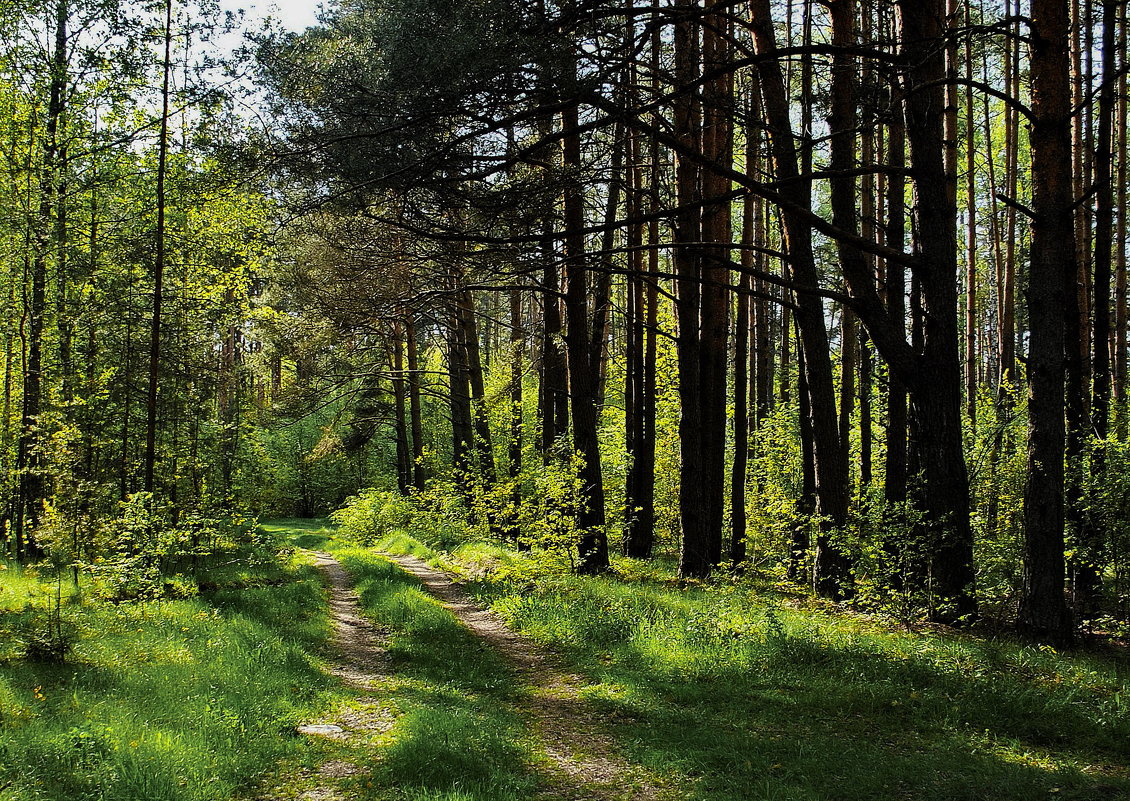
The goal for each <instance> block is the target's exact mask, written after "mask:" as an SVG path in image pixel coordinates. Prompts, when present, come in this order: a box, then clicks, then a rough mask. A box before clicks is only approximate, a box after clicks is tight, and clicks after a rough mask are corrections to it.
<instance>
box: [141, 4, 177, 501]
mask: <svg viewBox="0 0 1130 801" xmlns="http://www.w3.org/2000/svg"><path fill="white" fill-rule="evenodd" d="M172 42H173V0H165V57H164V61H163V65H164V66H163V68H162V81H161V125H160V132H159V134H158V140H157V242H156V244H155V251H154V256H153V307H152V312H151V314H150V318H149V385H148V391H147V393H146V400H145V491H146V492H153V489H154V471H155V468H156V464H157V384H158V381H159V379H160V375H161V307H162V303H163V301H164V291H165V289H164V288H165V255H166V254H165V249H166V244H167V243H166V238H165V222H166V221H165V206H166V193H165V180H166V177H167V172H168V159H169V76H170V72H171V70H172V60H171V54H170V51H171V48H172Z"/></svg>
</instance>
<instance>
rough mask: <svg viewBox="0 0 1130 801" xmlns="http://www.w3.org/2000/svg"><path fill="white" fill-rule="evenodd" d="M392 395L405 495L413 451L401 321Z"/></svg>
mask: <svg viewBox="0 0 1130 801" xmlns="http://www.w3.org/2000/svg"><path fill="white" fill-rule="evenodd" d="M392 395H393V403H394V405H395V409H394V411H395V416H396V479H397V482H396V483H397V487H398V488H399V489H400V492H401V494H402V495H404V494H407V493H408V488H409V487H410V486H412V452H411V448H410V446H409V444H408V421H407V415H406V414H405V409H404V396H405V391H404V337H403V336H402V331H401V324H400V322H399V321H397V322H396V323H394V324H393V335H392Z"/></svg>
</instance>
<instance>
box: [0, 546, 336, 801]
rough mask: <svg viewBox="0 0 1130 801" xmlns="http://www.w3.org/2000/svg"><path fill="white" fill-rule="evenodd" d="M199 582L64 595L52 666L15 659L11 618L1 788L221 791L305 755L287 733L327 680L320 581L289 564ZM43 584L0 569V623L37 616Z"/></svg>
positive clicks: (307, 747)
mask: <svg viewBox="0 0 1130 801" xmlns="http://www.w3.org/2000/svg"><path fill="white" fill-rule="evenodd" d="M206 578H207V579H208V581H207V585H208V586H212V587H213V589H212V591H210V592H206V593H204V594H203V595H202V596H201V597H198V598H192V599H186V600H165V601H149V602H135V603H126V604H121V605H112V604H105V603H93V602H86V603H82V602H80V601H79V599H77V598H74V599H72V600H71V601H70V602H68V601H67V600H66V599H65V600H64V607H63V610H62V613H63V617H64V619H65V620H67V621H68V622H69V623H70V624H71V625H73V626H74V627H75V630H76V631H77V635H78V638H77V641H76V643H75V646H74V650H73V651H72V652H71V653H70V654H69V655H68V657H67V659H66V661H65V662H63V663H61V664H51V663H43V662H35V661H31V660H28V659H24V658H21V657H19V656H18V655H17V652H16V650H15V649H14V648H13V647H12V645H11V644H12V641H13V638H12V637H11V636H10V635H11V631H10V630H9V632H8V633H9V637H8V638H7V639H8V642H7V645H8V648H7V649H6V650H5V652H4V654H3V660H2V661H0V755H2V758H0V799H4V801H15V800H16V799H20V800H21V801H23V800H24V799H29V800H30V799H58V800H59V801H83V799H92V800H93V799H100V800H104V801H165V800H166V799H167V800H168V801H195V800H197V799H201V800H203V799H227V798H230V797H231V795H232V793H233V792H235V791H236V790H237V789H239V788H241V787H246V786H248V785H249V784H250V783H252V782H254V781H255V780H256V778H257V776H258V775H259V774H261V773H262V772H264V771H266V770H269V769H271V768H272V766H274V765H275V764H276V763H278V762H279V760H281V759H283V758H287V759H291V760H297V761H303V760H307V761H309V760H313V759H316V757H317V750H318V745H317V744H310V743H307V742H306V741H305V740H304V739H302V738H298V737H295V736H294V734H293V730H294V726H295V725H296V724H297V723H299V722H302V721H304V720H307V719H309V718H310V717H311V716H313V715H316V714H318V713H319V711H320V710H322V709H324V708H326V707H327V706H328V705H331V704H332V703H333V702H334V698H335V694H336V692H337V689H336V687H335V682H334V681H333V680H332V679H329V678H328V677H327V676H326V675H325V674H324V673H323V672H322V671H321V669H320V662H319V659H318V656H317V655H318V654H319V653H320V652H321V651H322V650H323V649H324V645H325V642H326V639H327V636H328V633H329V622H328V618H327V615H326V610H325V604H324V601H323V597H322V591H321V581H320V577H319V576H318V575H317V573H316V571H315V570H314V568H313V567H312V566H310V565H308V564H302V563H301V562H297V561H296V562H287V563H278V564H274V565H262V564H261V565H259V566H257V567H255V568H254V569H250V568H248V567H247V566H245V565H244V566H238V565H229V566H227V567H225V568H224V569H222V570H217V571H213V572H212V573H210V574H207V576H206ZM63 587H64V589H67V584H66V583H64V584H63ZM54 588H55V585H54V583H53V582H50V581H47V580H44V579H42V578H39V577H37V576H35V575H34V571H21V570H18V569H16V568H14V567H12V566H8V569H7V570H4V571H0V599H2V600H0V609H3V610H4V613H3V614H0V628H3V627H7V626H8V624H10V623H12V622H13V621H14V619H15V618H16V617H17V616H21V615H22V616H23V617H24V618H28V617H34V618H35V621H36V622H38V623H42V620H43V618H44V615H45V610H47V609H48V608H49V604H50V600H49V599H50V598H51V597H52V596H53V593H54ZM13 610H23V611H13ZM251 679H253V680H251Z"/></svg>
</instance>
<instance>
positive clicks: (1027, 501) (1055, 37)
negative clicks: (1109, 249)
mask: <svg viewBox="0 0 1130 801" xmlns="http://www.w3.org/2000/svg"><path fill="white" fill-rule="evenodd" d="M1068 27H1069V25H1068V11H1067V0H1034V2H1033V3H1032V26H1031V44H1030V47H1031V57H1030V64H1031V80H1032V126H1031V133H1030V134H1029V138H1030V142H1031V151H1032V164H1033V165H1034V166H1036V169H1034V170H1033V182H1032V210H1033V212H1034V214H1035V216H1034V218H1033V220H1032V264H1031V267H1030V269H1029V288H1028V319H1029V325H1030V328H1031V333H1030V341H1029V347H1028V376H1029V382H1028V415H1029V430H1028V483H1027V486H1026V488H1025V493H1024V524H1025V535H1024V569H1023V589H1022V595H1021V599H1020V612H1019V618H1018V621H1017V624H1018V626H1019V628H1020V629H1021V631H1023V632H1025V633H1026V634H1028V635H1030V636H1033V637H1036V638H1039V639H1043V640H1048V641H1051V642H1054V643H1065V642H1070V640H1071V639H1072V623H1071V615H1070V613H1069V611H1068V609H1067V603H1066V602H1065V600H1064V556H1063V523H1064V477H1063V456H1064V445H1065V432H1064V359H1065V354H1066V352H1067V350H1068V349H1069V348H1072V347H1074V346H1075V344H1077V343H1069V342H1067V341H1066V339H1065V330H1066V320H1065V318H1064V313H1063V309H1064V304H1065V300H1066V299H1065V297H1064V296H1065V295H1066V294H1069V292H1068V288H1069V287H1070V290H1071V292H1073V291H1074V284H1075V277H1076V275H1077V266H1076V263H1075V230H1074V224H1073V220H1072V214H1073V204H1074V191H1073V188H1072V182H1071V178H1072V176H1071V89H1070V85H1069V82H1068V63H1067V54H1066V52H1065V51H1064V49H1063V46H1062V45H1063V42H1064V41H1065V38H1066V36H1067V32H1068Z"/></svg>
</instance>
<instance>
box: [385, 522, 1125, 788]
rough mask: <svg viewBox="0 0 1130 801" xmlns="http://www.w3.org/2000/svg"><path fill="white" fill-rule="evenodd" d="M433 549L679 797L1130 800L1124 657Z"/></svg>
mask: <svg viewBox="0 0 1130 801" xmlns="http://www.w3.org/2000/svg"><path fill="white" fill-rule="evenodd" d="M394 546H395V544H390V543H385V544H382V547H394ZM444 558H446V559H448V560H449V561H451V562H453V563H455V564H456V565H462V567H463V570H464V572H465V573H466V574H467V575H469V576H471V577H476V576H477V577H478V578H477V580H475V581H474V583H473V587H474V590H475V592H476V593H477V595H478V597H479V598H480V600H481V601H483V602H484V603H487V604H489V605H491V606H493V608H494V609H495V610H497V611H498V612H500V613H501V614H502V615H503V616H504V617H505V618H506V619H507V620H508V621H509V622H510V623H511V624H513V625H514V626H515V627H516V628H518V629H519V630H521V631H523V632H524V633H526V634H527V635H529V636H531V637H533V638H534V639H536V640H538V641H540V642H542V643H544V644H545V645H547V646H550V647H552V648H555V649H557V650H559V651H560V652H561V653H562V654H563V655H564V656H565V657H566V658H567V659H568V660H569V661H570V662H572V663H573V664H574V665H575V666H576V667H577V669H579V670H580V671H582V672H583V673H584V674H586V675H587V677H588V678H589V680H590V681H591V682H592V684H591V686H590V687H589V688H588V689H587V690H586V694H587V696H588V697H589V699H590V700H591V701H592V702H593V703H595V704H597V705H598V706H599V707H600V708H601V709H603V711H604V712H605V714H606V717H607V720H608V725H609V727H610V730H611V731H612V732H613V734H614V735H615V736H616V738H617V739H618V740H619V741H620V742H621V743H623V744H624V745H625V747H626V748H627V750H628V754H629V756H631V757H632V758H633V759H635V760H636V761H638V762H640V763H641V764H643V765H645V766H646V767H648V768H650V769H651V770H653V771H656V772H662V771H668V772H673V773H674V774H675V776H676V783H677V784H679V785H681V786H683V787H685V788H687V790H686V792H687V797H689V798H694V799H696V800H700V801H723V799H734V800H735V801H736V799H748V798H758V799H790V800H791V799H797V800H800V799H887V798H895V799H897V798H908V799H909V798H913V799H936V800H937V801H942V800H943V799H946V800H948V799H1001V800H1002V801H1004V800H1006V799H1018V800H1019V799H1033V798H1058V799H1076V800H1077V801H1083V800H1084V799H1094V800H1095V801H1099V800H1100V799H1103V800H1104V801H1105V800H1106V799H1113V798H1130V770H1128V752H1127V743H1130V714H1128V712H1130V710H1128V708H1127V707H1128V699H1130V694H1128V692H1127V683H1126V675H1127V663H1126V661H1125V658H1124V657H1117V656H1104V655H1099V654H1087V653H1069V654H1060V653H1056V652H1054V651H1052V650H1050V649H1046V648H1043V649H1041V648H1036V647H1032V646H1027V645H1024V644H1022V643H1020V642H1014V641H1010V640H1002V639H986V638H983V637H979V636H975V635H970V634H953V633H947V632H942V631H936V632H925V633H908V632H904V631H899V630H897V629H896V627H895V626H894V625H893V624H892V625H888V624H887V623H886V622H884V621H881V620H875V619H868V618H864V617H859V616H851V615H844V614H839V613H834V612H832V611H831V610H829V609H828V608H826V607H816V606H811V607H806V606H805V605H803V604H798V603H796V602H795V600H789V599H784V598H774V597H772V596H764V595H758V594H755V593H754V592H753V591H751V590H750V589H748V588H746V587H743V586H740V585H733V584H718V585H715V586H707V587H698V588H692V589H679V588H677V587H675V586H674V585H673V583H672V582H671V581H670V580H669V579H670V577H669V576H666V577H665V576H662V575H659V576H655V577H652V578H637V579H635V580H633V581H629V582H626V581H623V580H621V579H617V578H582V577H577V576H563V575H544V574H543V575H541V576H540V577H537V578H534V579H531V578H529V576H530V575H535V576H537V571H536V570H535V571H532V572H531V571H529V570H526V571H523V570H522V569H521V561H522V560H523V559H526V558H528V557H526V556H524V555H519V554H513V553H507V552H504V551H501V550H500V549H498V548H497V547H495V546H466V547H464V548H462V549H460V550H458V551H456V552H455V553H454V554H453V555H450V556H447V557H444ZM626 572H627V571H626ZM630 572H632V573H633V574H635V575H637V576H640V575H645V574H646V573H647V571H642V570H637V569H634V568H630Z"/></svg>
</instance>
